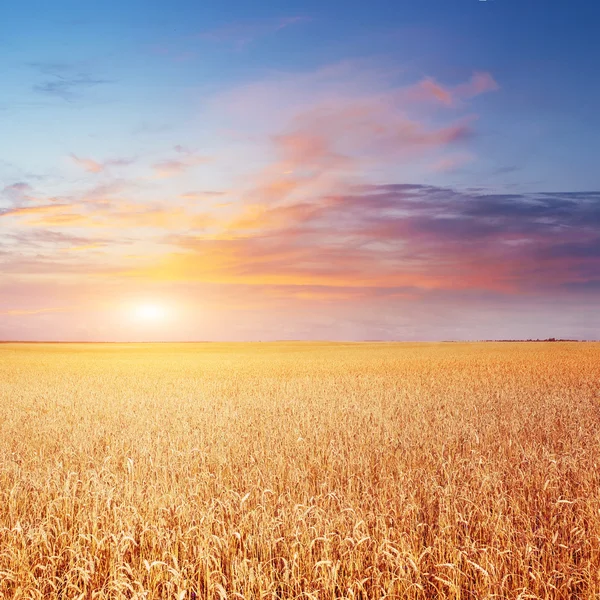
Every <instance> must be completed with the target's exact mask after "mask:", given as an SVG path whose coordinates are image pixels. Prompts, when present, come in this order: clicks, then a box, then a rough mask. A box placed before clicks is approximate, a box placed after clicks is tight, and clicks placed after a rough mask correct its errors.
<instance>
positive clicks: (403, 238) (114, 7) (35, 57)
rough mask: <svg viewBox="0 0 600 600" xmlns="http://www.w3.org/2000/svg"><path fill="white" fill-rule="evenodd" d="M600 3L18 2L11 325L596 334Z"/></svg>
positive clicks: (34, 336) (136, 336) (9, 48)
mask: <svg viewBox="0 0 600 600" xmlns="http://www.w3.org/2000/svg"><path fill="white" fill-rule="evenodd" d="M599 18H600V5H598V3H596V2H591V1H589V2H588V1H584V0H578V1H576V2H564V0H563V1H561V2H558V1H552V0H545V1H541V0H487V1H484V0H450V1H449V0H429V1H428V2H417V1H416V0H411V1H405V0H394V1H382V0H371V2H358V1H345V2H341V1H338V0H331V1H329V2H321V1H320V2H316V1H315V0H303V1H302V2H298V1H296V0H286V1H285V2H283V1H282V0H273V1H270V2H257V1H256V0H254V1H252V2H251V1H250V0H229V1H228V2H226V3H225V2H210V1H206V2H198V1H197V0H170V1H169V2H166V1H164V0H163V1H158V0H119V1H116V0H105V1H104V2H101V3H100V2H93V3H92V2H81V1H80V0H77V1H71V0H55V1H49V0H20V1H19V2H16V1H11V0H7V1H6V2H5V3H3V5H2V7H1V8H0V73H2V83H1V85H0V139H1V140H2V144H0V340H38V341H39V340H44V341H153V340H160V341H201V340H223V341H230V340H240V341H243V340H263V341H266V340H280V339H304V340H409V341H413V340H424V341H433V340H478V339H523V338H547V337H557V338H573V339H599V338H600V310H599V307H600V169H599V168H598V166H599V165H598V157H599V156H600V111H598V106H600V78H599V77H598V76H597V62H598V57H600V38H599V37H598V35H597V23H598V20H599Z"/></svg>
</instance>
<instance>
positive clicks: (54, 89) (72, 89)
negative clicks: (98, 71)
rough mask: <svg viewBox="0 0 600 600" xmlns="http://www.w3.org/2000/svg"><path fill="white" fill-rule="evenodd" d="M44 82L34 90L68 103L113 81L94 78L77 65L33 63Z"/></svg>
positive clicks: (36, 85) (38, 84)
mask: <svg viewBox="0 0 600 600" xmlns="http://www.w3.org/2000/svg"><path fill="white" fill-rule="evenodd" d="M31 66H32V67H33V68H35V69H36V70H37V71H38V72H39V73H40V75H41V76H42V77H44V80H43V81H41V82H40V83H37V84H35V85H34V86H33V90H34V91H35V92H38V93H40V94H44V95H46V96H55V97H57V98H61V99H62V100H65V101H67V102H73V101H74V100H76V99H78V98H80V97H81V95H82V93H83V92H85V91H86V90H88V89H90V88H92V87H95V86H98V85H101V84H106V83H111V80H108V79H101V78H99V77H94V76H92V75H90V74H89V73H86V72H83V71H81V70H79V69H78V68H77V66H76V65H70V64H66V63H32V64H31Z"/></svg>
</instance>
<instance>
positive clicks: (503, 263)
mask: <svg viewBox="0 0 600 600" xmlns="http://www.w3.org/2000/svg"><path fill="white" fill-rule="evenodd" d="M599 218H600V199H599V197H598V196H597V195H596V193H592V194H590V195H586V196H582V197H577V198H576V199H574V198H573V197H571V196H569V195H568V194H567V195H564V196H563V195H560V194H558V195H556V194H555V195H548V194H544V193H538V194H526V195H525V194H523V195H500V194H473V193H468V192H464V191H460V190H456V189H451V188H441V187H434V186H422V185H405V184H389V185H379V186H358V187H357V188H355V189H354V190H353V191H352V193H349V194H345V195H342V196H330V197H322V198H319V199H314V200H313V201H312V202H304V203H294V204H287V205H285V206H270V207H268V206H261V207H254V208H251V210H248V209H247V212H246V214H245V215H241V216H240V217H238V218H237V219H236V220H234V221H233V222H232V223H230V229H229V232H228V234H227V236H222V237H210V236H208V237H205V236H178V235H174V236H172V237H171V238H170V242H171V243H172V244H173V245H175V246H177V247H178V250H177V251H175V252H173V253H172V254H170V255H168V256H165V257H163V259H162V260H161V261H160V263H159V264H158V265H156V266H154V267H151V268H149V269H145V270H143V271H141V272H132V275H134V276H137V277H144V278H148V277H149V278H158V279H166V280H175V281H178V280H182V281H205V282H206V281H212V282H215V283H217V282H218V283H238V284H248V285H263V286H264V285H276V286H282V285H284V286H285V285H288V286H289V285H296V286H315V285H327V286H330V287H352V286H363V287H365V288H383V287H404V288H411V289H415V290H419V289H420V290H435V289H438V290H481V291H494V292H502V293H512V294H515V293H516V294H518V293H530V292H534V291H540V290H546V291H548V292H549V293H550V292H552V291H553V290H554V291H560V290H562V289H567V288H568V286H573V285H576V286H580V287H581V286H583V285H584V284H585V283H586V282H589V281H596V280H598V278H600V255H599V253H598V247H599V243H598V242H599V239H598V234H597V229H596V227H595V224H596V223H597V222H598V219H599Z"/></svg>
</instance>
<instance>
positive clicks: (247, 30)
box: [196, 16, 311, 48]
mask: <svg viewBox="0 0 600 600" xmlns="http://www.w3.org/2000/svg"><path fill="white" fill-rule="evenodd" d="M310 20H311V19H310V18H308V17H302V16H292V17H282V18H275V19H253V20H247V21H238V22H236V23H230V24H229V25H225V26H223V27H219V28H216V29H211V30H207V31H202V32H200V33H199V34H197V36H196V37H198V38H199V39H203V40H209V41H213V42H220V43H229V44H233V45H234V46H235V47H237V48H243V47H245V46H247V45H249V44H251V43H253V42H255V41H257V40H258V39H260V38H262V37H265V36H268V35H271V34H274V33H277V32H278V31H281V30H282V29H286V28H287V27H290V26H292V25H298V24H301V23H307V22H309V21H310Z"/></svg>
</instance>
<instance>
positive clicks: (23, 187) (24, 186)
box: [0, 181, 33, 203]
mask: <svg viewBox="0 0 600 600" xmlns="http://www.w3.org/2000/svg"><path fill="white" fill-rule="evenodd" d="M32 194H33V188H32V187H31V185H29V184H28V183H27V182H25V181H18V182H16V183H13V184H10V185H7V186H5V187H4V188H3V189H2V190H1V191H0V198H3V199H6V200H8V201H9V202H11V203H22V202H26V201H28V200H31V199H32V198H33V196H32Z"/></svg>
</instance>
